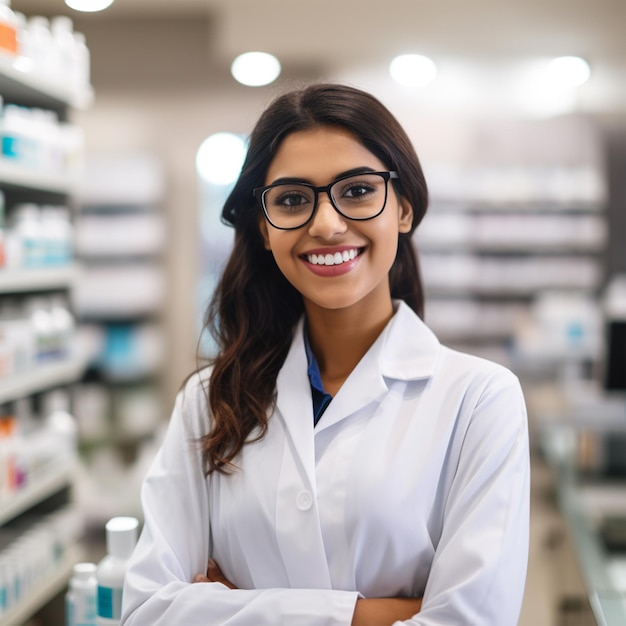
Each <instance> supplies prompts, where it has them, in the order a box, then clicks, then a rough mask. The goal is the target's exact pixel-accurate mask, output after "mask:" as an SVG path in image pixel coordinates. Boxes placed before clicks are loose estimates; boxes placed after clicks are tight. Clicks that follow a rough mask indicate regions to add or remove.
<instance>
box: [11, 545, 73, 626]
mask: <svg viewBox="0 0 626 626" xmlns="http://www.w3.org/2000/svg"><path fill="white" fill-rule="evenodd" d="M82 559H83V556H82V551H81V549H80V548H79V547H78V546H76V547H73V548H71V549H70V550H68V551H67V552H66V554H65V556H64V557H63V559H62V560H61V562H60V563H59V564H58V566H57V567H56V568H55V570H54V572H53V573H52V574H51V575H50V577H49V578H48V579H47V580H46V582H45V583H43V584H42V585H41V586H40V587H38V588H37V589H36V590H35V591H33V592H32V593H31V594H29V595H28V596H26V597H25V598H24V600H23V601H22V602H21V603H20V604H18V605H17V606H15V607H13V608H12V609H10V610H9V611H7V612H6V613H5V614H4V615H3V616H2V617H0V624H2V626H16V625H17V624H22V623H23V622H24V621H26V620H27V619H28V618H29V617H30V616H31V615H33V614H34V613H36V612H37V611H38V610H39V609H40V608H41V607H43V606H44V605H45V604H46V603H47V602H48V601H49V600H50V598H54V596H56V595H57V594H58V593H60V592H61V591H63V589H64V588H65V587H66V585H67V581H68V580H69V578H70V576H71V574H72V568H73V567H74V564H75V563H78V562H80V561H81V560H82Z"/></svg>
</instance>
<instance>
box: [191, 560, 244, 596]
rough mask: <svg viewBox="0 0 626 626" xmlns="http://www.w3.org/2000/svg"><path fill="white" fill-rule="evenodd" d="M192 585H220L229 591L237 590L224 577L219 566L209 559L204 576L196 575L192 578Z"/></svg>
mask: <svg viewBox="0 0 626 626" xmlns="http://www.w3.org/2000/svg"><path fill="white" fill-rule="evenodd" d="M193 582H194V583H222V585H226V586H227V587H229V588H230V589H237V587H235V585H233V583H231V582H230V580H228V578H226V576H224V574H223V573H222V570H221V569H220V566H219V565H218V564H217V563H216V562H215V561H214V560H213V559H209V566H208V567H207V570H206V574H196V575H195V576H194V577H193Z"/></svg>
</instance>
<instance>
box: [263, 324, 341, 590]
mask: <svg viewBox="0 0 626 626" xmlns="http://www.w3.org/2000/svg"><path fill="white" fill-rule="evenodd" d="M276 390H277V400H276V409H277V410H276V414H275V415H274V418H278V419H280V420H281V422H282V425H283V427H284V429H285V438H286V440H285V445H284V446H283V450H282V455H283V459H282V463H281V470H280V476H279V479H278V486H277V500H276V537H277V541H278V546H279V549H280V552H281V556H282V560H283V563H284V565H285V570H286V572H287V576H288V578H289V584H290V586H291V587H293V588H300V589H307V588H309V589H330V588H331V587H332V582H331V577H330V572H329V569H328V559H327V557H326V551H325V548H324V540H323V536H322V529H321V525H320V518H319V511H318V508H317V497H316V492H317V487H316V480H315V442H314V436H313V401H312V399H311V387H310V383H309V377H308V374H307V361H306V353H305V350H304V341H303V336H302V323H300V324H299V325H298V326H297V328H296V331H295V335H294V340H293V342H292V345H291V349H290V351H289V354H288V355H287V358H286V360H285V363H284V365H283V367H282V368H281V370H280V373H279V375H278V378H277V380H276Z"/></svg>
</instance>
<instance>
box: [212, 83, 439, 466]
mask: <svg viewBox="0 0 626 626" xmlns="http://www.w3.org/2000/svg"><path fill="white" fill-rule="evenodd" d="M327 125H330V126H341V127H343V128H345V129H346V130H348V131H350V132H351V133H352V134H353V135H355V137H356V138H357V139H358V140H359V141H361V143H362V144H363V145H364V146H365V147H366V148H367V149H368V150H369V151H370V152H371V153H372V154H374V155H375V156H376V157H377V158H378V159H379V160H380V161H381V162H382V163H384V165H385V166H386V167H387V168H389V169H391V170H395V171H397V172H398V179H397V180H394V181H393V184H394V185H395V189H396V192H397V193H398V194H399V195H400V196H402V197H404V198H405V199H406V200H407V201H408V202H409V203H410V205H411V206H412V208H413V224H412V228H411V232H409V233H404V234H403V233H401V234H400V236H399V243H398V251H397V254H396V259H395V261H394V264H393V266H392V268H391V270H390V285H391V295H392V297H393V298H399V299H402V300H404V301H405V302H406V303H407V304H408V305H409V306H410V307H411V308H412V309H413V310H414V311H415V312H416V313H417V314H418V315H420V316H422V312H423V293H422V285H421V279H420V273H419V267H418V262H417V256H416V254H415V250H414V248H413V244H412V242H411V235H412V233H413V231H414V230H415V228H416V226H417V225H418V224H419V223H420V221H421V220H422V218H423V216H424V213H425V212H426V207H427V204H428V192H427V188H426V182H425V180H424V175H423V173H422V168H421V166H420V163H419V160H418V158H417V155H416V153H415V150H414V148H413V146H412V144H411V141H410V140H409V138H408V137H407V135H406V133H405V132H404V130H403V129H402V127H401V126H400V124H399V123H398V121H397V120H396V119H395V117H394V116H393V115H392V114H391V113H390V112H389V111H388V110H387V108H386V107H384V106H383V105H382V103H380V102H379V101H378V100H377V99H376V98H374V97H373V96H371V95H370V94H368V93H365V92H363V91H360V90H358V89H355V88H352V87H348V86H344V85H334V84H316V85H312V86H308V87H306V88H304V89H301V90H297V91H291V92H289V93H286V94H284V95H282V96H279V97H278V98H277V99H276V100H274V102H273V103H272V104H271V105H270V106H269V107H268V108H267V109H266V110H265V112H264V113H263V114H262V115H261V117H260V119H259V121H258V122H257V124H256V126H255V128H254V130H253V131H252V134H251V136H250V143H249V148H248V153H247V156H246V159H245V162H244V164H243V167H242V170H241V174H240V176H239V179H238V180H237V182H236V184H235V187H234V189H233V190H232V192H231V193H230V195H229V196H228V198H227V200H226V202H225V204H224V208H223V211H222V220H223V221H224V222H226V223H227V224H229V225H231V226H233V227H234V228H235V239H234V247H233V249H232V252H231V254H230V258H229V259H228V262H227V264H226V267H225V269H224V272H223V274H222V277H221V280H220V282H219V284H218V286H217V288H216V291H215V293H214V295H213V298H212V300H211V303H210V304H209V307H208V310H207V313H206V317H205V327H206V328H207V329H208V330H209V332H210V333H211V334H212V336H213V339H214V340H215V342H216V344H217V348H218V352H217V356H216V357H214V359H213V363H212V364H213V370H212V373H211V377H210V381H209V390H208V403H209V411H210V413H211V414H212V425H211V429H210V431H209V433H208V434H207V435H206V436H205V437H203V438H202V440H201V445H202V451H203V459H204V463H205V468H206V471H207V473H211V472H213V471H219V472H222V473H226V472H228V471H229V470H230V469H231V468H232V467H234V464H233V460H234V458H235V457H236V456H237V454H238V453H239V452H240V451H241V449H242V447H243V446H244V444H245V443H247V442H250V441H257V440H258V439H261V438H262V437H263V436H264V435H265V433H266V432H267V425H268V414H269V411H268V410H269V409H270V408H272V407H273V404H274V401H275V386H276V377H277V376H278V372H279V370H280V368H281V366H282V364H283V362H284V360H285V358H286V356H287V352H288V350H289V347H290V345H291V340H292V335H293V330H294V326H295V325H296V323H297V322H298V320H299V319H300V317H301V316H302V314H303V311H304V306H303V302H302V297H301V296H300V294H299V293H298V292H297V291H296V290H295V289H294V288H293V287H292V286H291V284H290V283H289V282H288V281H287V279H286V278H285V277H284V276H283V275H282V273H281V271H280V270H279V269H278V266H277V265H276V263H275V262H274V258H273V256H272V254H271V252H269V251H267V250H266V249H265V247H264V243H263V239H262V236H261V232H260V229H259V219H260V209H259V206H258V205H257V203H256V200H255V199H254V197H253V195H252V189H254V188H255V187H260V186H262V185H264V184H265V176H266V173H267V170H268V168H269V166H270V163H271V161H272V159H273V158H274V155H275V154H276V151H277V150H278V147H279V146H280V144H281V142H282V141H283V139H284V138H285V137H286V136H287V135H289V134H291V133H293V132H296V131H302V130H307V129H310V128H314V127H316V126H327Z"/></svg>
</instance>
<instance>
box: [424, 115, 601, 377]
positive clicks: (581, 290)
mask: <svg viewBox="0 0 626 626" xmlns="http://www.w3.org/2000/svg"><path fill="white" fill-rule="evenodd" d="M468 126H470V125H469V124H468ZM472 133H473V134H472ZM505 137H506V138H507V141H506V143H505V142H504V141H503V138H505ZM461 143H464V142H462V141H461ZM465 143H466V144H467V148H466V149H467V154H463V155H461V156H459V155H457V157H458V162H443V161H441V162H438V163H437V164H431V166H430V169H428V168H427V169H426V172H425V173H426V179H427V181H429V186H430V195H431V202H430V207H429V209H428V213H427V214H426V216H425V218H424V221H423V223H422V224H420V226H419V228H418V229H417V231H416V236H415V240H416V245H417V249H418V251H419V254H420V261H421V268H422V273H423V277H424V288H425V292H426V320H427V322H428V323H429V324H430V325H431V326H432V328H433V330H435V332H437V334H438V335H439V336H440V338H441V339H442V340H443V341H444V342H445V343H448V344H450V345H452V346H453V347H458V348H459V349H462V350H467V351H470V352H474V353H479V354H480V353H482V354H484V355H485V356H487V357H489V358H495V359H496V360H500V361H501V362H503V363H504V364H505V365H508V366H512V360H511V352H512V346H513V345H514V344H515V341H516V334H517V333H518V331H519V328H520V327H521V325H522V324H523V323H525V321H526V319H527V318H528V315H529V311H530V308H531V306H532V304H533V302H535V301H536V298H537V297H539V296H541V295H542V294H544V293H549V292H563V293H569V294H584V295H588V296H592V297H593V296H595V295H596V294H597V293H598V290H599V289H600V288H601V287H602V284H603V281H604V272H605V269H604V265H603V254H604V250H605V246H606V241H607V237H608V234H607V227H606V217H605V205H606V197H607V193H608V192H607V183H606V180H605V172H604V163H603V160H602V148H601V145H600V137H599V134H598V133H597V132H595V129H594V128H593V127H592V126H590V124H588V122H587V121H586V120H584V119H579V118H576V117H571V118H563V119H558V118H557V119H554V120H537V121H532V120H524V121H521V120H508V121H503V120H499V121H494V122H492V123H489V122H483V123H481V124H479V125H478V126H477V128H475V129H474V130H473V131H468V137H467V138H466V141H465ZM461 311H462V313H461Z"/></svg>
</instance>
